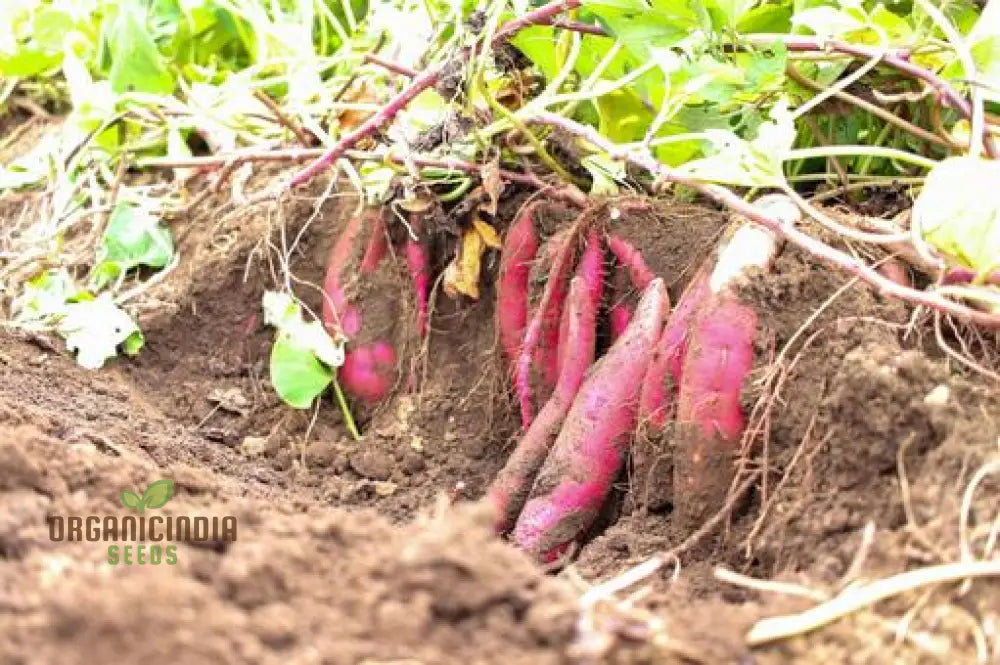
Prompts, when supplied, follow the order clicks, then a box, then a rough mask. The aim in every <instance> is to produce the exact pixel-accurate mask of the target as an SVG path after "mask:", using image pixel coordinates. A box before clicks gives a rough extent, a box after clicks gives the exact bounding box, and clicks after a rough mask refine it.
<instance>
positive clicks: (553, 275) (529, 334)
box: [514, 230, 573, 430]
mask: <svg viewBox="0 0 1000 665" xmlns="http://www.w3.org/2000/svg"><path fill="white" fill-rule="evenodd" d="M566 231H568V230H566ZM566 231H564V232H560V233H556V234H554V235H553V236H551V237H550V238H549V240H548V242H547V243H546V246H545V248H544V250H543V254H545V255H546V256H545V257H544V260H543V262H542V265H543V266H550V270H549V273H548V275H547V276H546V278H545V281H544V284H545V287H544V289H543V291H542V296H541V299H540V300H539V302H538V305H537V306H536V307H535V309H534V311H533V312H532V313H531V320H530V321H529V322H528V325H527V328H526V330H525V333H524V341H523V344H522V346H521V349H520V351H519V353H518V357H517V362H516V365H515V368H514V371H515V374H514V388H515V390H516V392H517V396H518V403H519V404H520V407H521V425H522V426H523V427H524V429H525V430H527V429H528V427H529V426H530V425H531V421H532V420H533V419H534V415H535V413H534V403H535V402H544V401H545V400H547V399H548V397H549V395H550V394H551V393H552V390H553V388H555V384H556V379H557V378H558V364H559V356H558V350H559V324H560V319H561V314H562V309H563V305H564V303H565V301H566V295H567V288H568V278H569V272H570V270H571V268H572V263H573V262H572V258H573V245H572V235H571V234H570V233H568V232H566ZM529 280H530V276H529ZM533 379H534V381H533Z"/></svg>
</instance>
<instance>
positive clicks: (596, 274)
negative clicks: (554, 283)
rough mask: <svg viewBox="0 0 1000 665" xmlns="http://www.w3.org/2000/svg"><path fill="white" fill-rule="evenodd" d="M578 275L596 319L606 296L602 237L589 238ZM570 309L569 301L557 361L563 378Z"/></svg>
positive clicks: (560, 324)
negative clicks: (568, 312)
mask: <svg viewBox="0 0 1000 665" xmlns="http://www.w3.org/2000/svg"><path fill="white" fill-rule="evenodd" d="M576 275H577V277H576V278H579V279H581V280H582V281H583V288H584V289H585V294H584V295H585V296H586V297H587V298H588V299H589V300H590V308H591V309H592V310H593V311H594V312H595V317H596V312H597V310H598V309H600V307H601V298H602V297H603V295H604V251H603V249H602V247H601V237H600V235H598V234H597V233H596V232H592V233H590V234H589V235H588V237H587V244H586V246H585V248H584V250H583V254H582V255H581V257H580V262H579V263H578V264H577V268H576ZM576 278H574V279H576ZM572 295H573V293H572V282H570V291H569V297H572ZM568 309H569V300H567V305H566V307H565V308H564V310H563V314H562V317H561V318H560V320H559V342H558V357H557V359H556V371H557V373H558V376H562V372H563V367H562V363H563V360H564V357H565V354H564V353H563V345H565V344H566V343H567V342H566V337H567V333H568V324H569V323H570V322H571V319H570V317H567V316H566V311H568ZM595 325H596V323H595ZM591 362H593V358H591ZM557 382H558V380H557Z"/></svg>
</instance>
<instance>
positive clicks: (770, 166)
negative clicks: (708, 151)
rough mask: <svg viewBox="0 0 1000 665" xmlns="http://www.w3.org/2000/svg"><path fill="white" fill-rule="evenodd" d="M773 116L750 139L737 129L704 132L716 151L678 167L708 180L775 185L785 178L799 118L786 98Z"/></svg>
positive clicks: (777, 106)
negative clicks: (788, 157)
mask: <svg viewBox="0 0 1000 665" xmlns="http://www.w3.org/2000/svg"><path fill="white" fill-rule="evenodd" d="M771 118H772V119H771V120H770V121H768V122H764V123H761V125H760V126H759V127H758V128H757V138H755V139H754V140H753V141H747V140H745V139H742V138H740V137H739V136H738V135H736V134H735V133H734V132H732V131H729V130H721V129H708V130H705V131H704V132H703V134H704V136H705V138H706V139H707V140H708V141H709V142H710V143H711V144H712V147H713V148H714V154H712V155H710V156H708V157H705V158H702V159H696V160H694V161H691V162H688V163H686V164H683V165H682V166H680V167H679V168H678V171H680V172H681V173H685V174H687V175H689V176H692V177H694V178H697V179H699V180H703V181H705V182H717V183H722V184H726V185H736V186H742V187H775V186H778V185H780V184H781V183H783V182H784V173H783V169H782V166H783V164H784V159H785V156H786V155H787V154H788V152H789V151H790V150H791V147H792V144H793V143H794V141H795V122H794V120H793V119H792V117H791V114H790V113H789V112H788V109H787V102H786V101H785V100H782V101H781V102H780V103H779V104H776V105H775V106H774V108H772V109H771Z"/></svg>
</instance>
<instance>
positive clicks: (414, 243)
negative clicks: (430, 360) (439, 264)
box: [406, 213, 431, 337]
mask: <svg viewBox="0 0 1000 665" xmlns="http://www.w3.org/2000/svg"><path fill="white" fill-rule="evenodd" d="M410 228H411V229H413V232H414V233H416V234H417V236H418V238H417V240H414V239H413V238H407V239H406V266H407V268H408V269H409V271H410V279H411V280H412V281H413V288H414V290H415V291H416V293H417V334H418V335H420V337H423V336H425V335H426V334H427V324H428V321H427V317H428V309H427V300H428V297H429V294H430V285H431V278H430V265H429V264H428V262H427V250H426V248H425V247H424V243H423V242H422V240H421V237H422V236H423V235H424V223H423V218H422V217H421V215H420V214H419V213H411V215H410Z"/></svg>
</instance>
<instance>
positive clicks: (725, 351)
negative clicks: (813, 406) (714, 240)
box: [673, 224, 778, 528]
mask: <svg viewBox="0 0 1000 665" xmlns="http://www.w3.org/2000/svg"><path fill="white" fill-rule="evenodd" d="M777 251H778V243H777V240H776V238H775V236H774V235H773V234H772V233H771V232H769V231H767V230H766V229H763V228H761V227H757V226H754V225H751V224H746V225H744V226H742V227H740V228H739V229H738V230H737V231H736V233H735V234H734V235H733V236H732V238H731V239H730V240H729V242H728V243H727V244H726V245H725V246H724V247H723V248H722V249H721V251H720V253H719V257H718V260H717V261H716V263H715V266H714V268H713V270H712V271H711V273H710V274H709V275H708V278H707V280H705V286H704V292H703V294H702V295H701V298H700V302H699V303H698V304H697V307H696V309H695V312H694V313H693V314H692V318H691V320H690V326H689V329H688V339H687V349H686V353H685V354H684V360H683V367H682V369H681V376H680V388H679V392H678V399H677V417H676V419H677V423H676V437H675V442H674V450H675V457H674V489H673V491H674V497H675V499H674V506H675V517H676V519H677V522H678V524H679V525H681V527H682V528H691V527H695V526H697V525H699V524H701V523H702V522H703V521H704V520H705V519H707V518H708V517H709V516H711V515H712V514H713V513H714V512H715V511H717V510H719V509H720V508H721V507H722V506H723V505H724V503H725V499H726V496H727V493H728V491H729V487H730V484H731V482H732V479H733V474H734V468H735V467H734V460H735V458H736V456H737V454H738V453H739V445H740V438H741V436H742V433H743V428H744V422H745V416H744V413H743V408H742V406H741V403H740V397H741V395H740V391H741V389H742V388H743V384H744V381H745V380H746V378H747V376H748V375H749V373H750V371H751V370H752V369H753V363H754V342H755V339H756V335H757V312H756V311H755V310H754V308H753V306H752V305H751V304H750V303H748V302H744V301H742V300H741V299H740V295H739V288H740V286H741V285H742V284H744V283H745V282H746V281H747V280H748V279H750V278H751V277H750V273H751V269H753V268H756V269H763V270H769V269H770V268H771V265H772V263H773V261H774V258H775V256H776V255H777Z"/></svg>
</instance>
